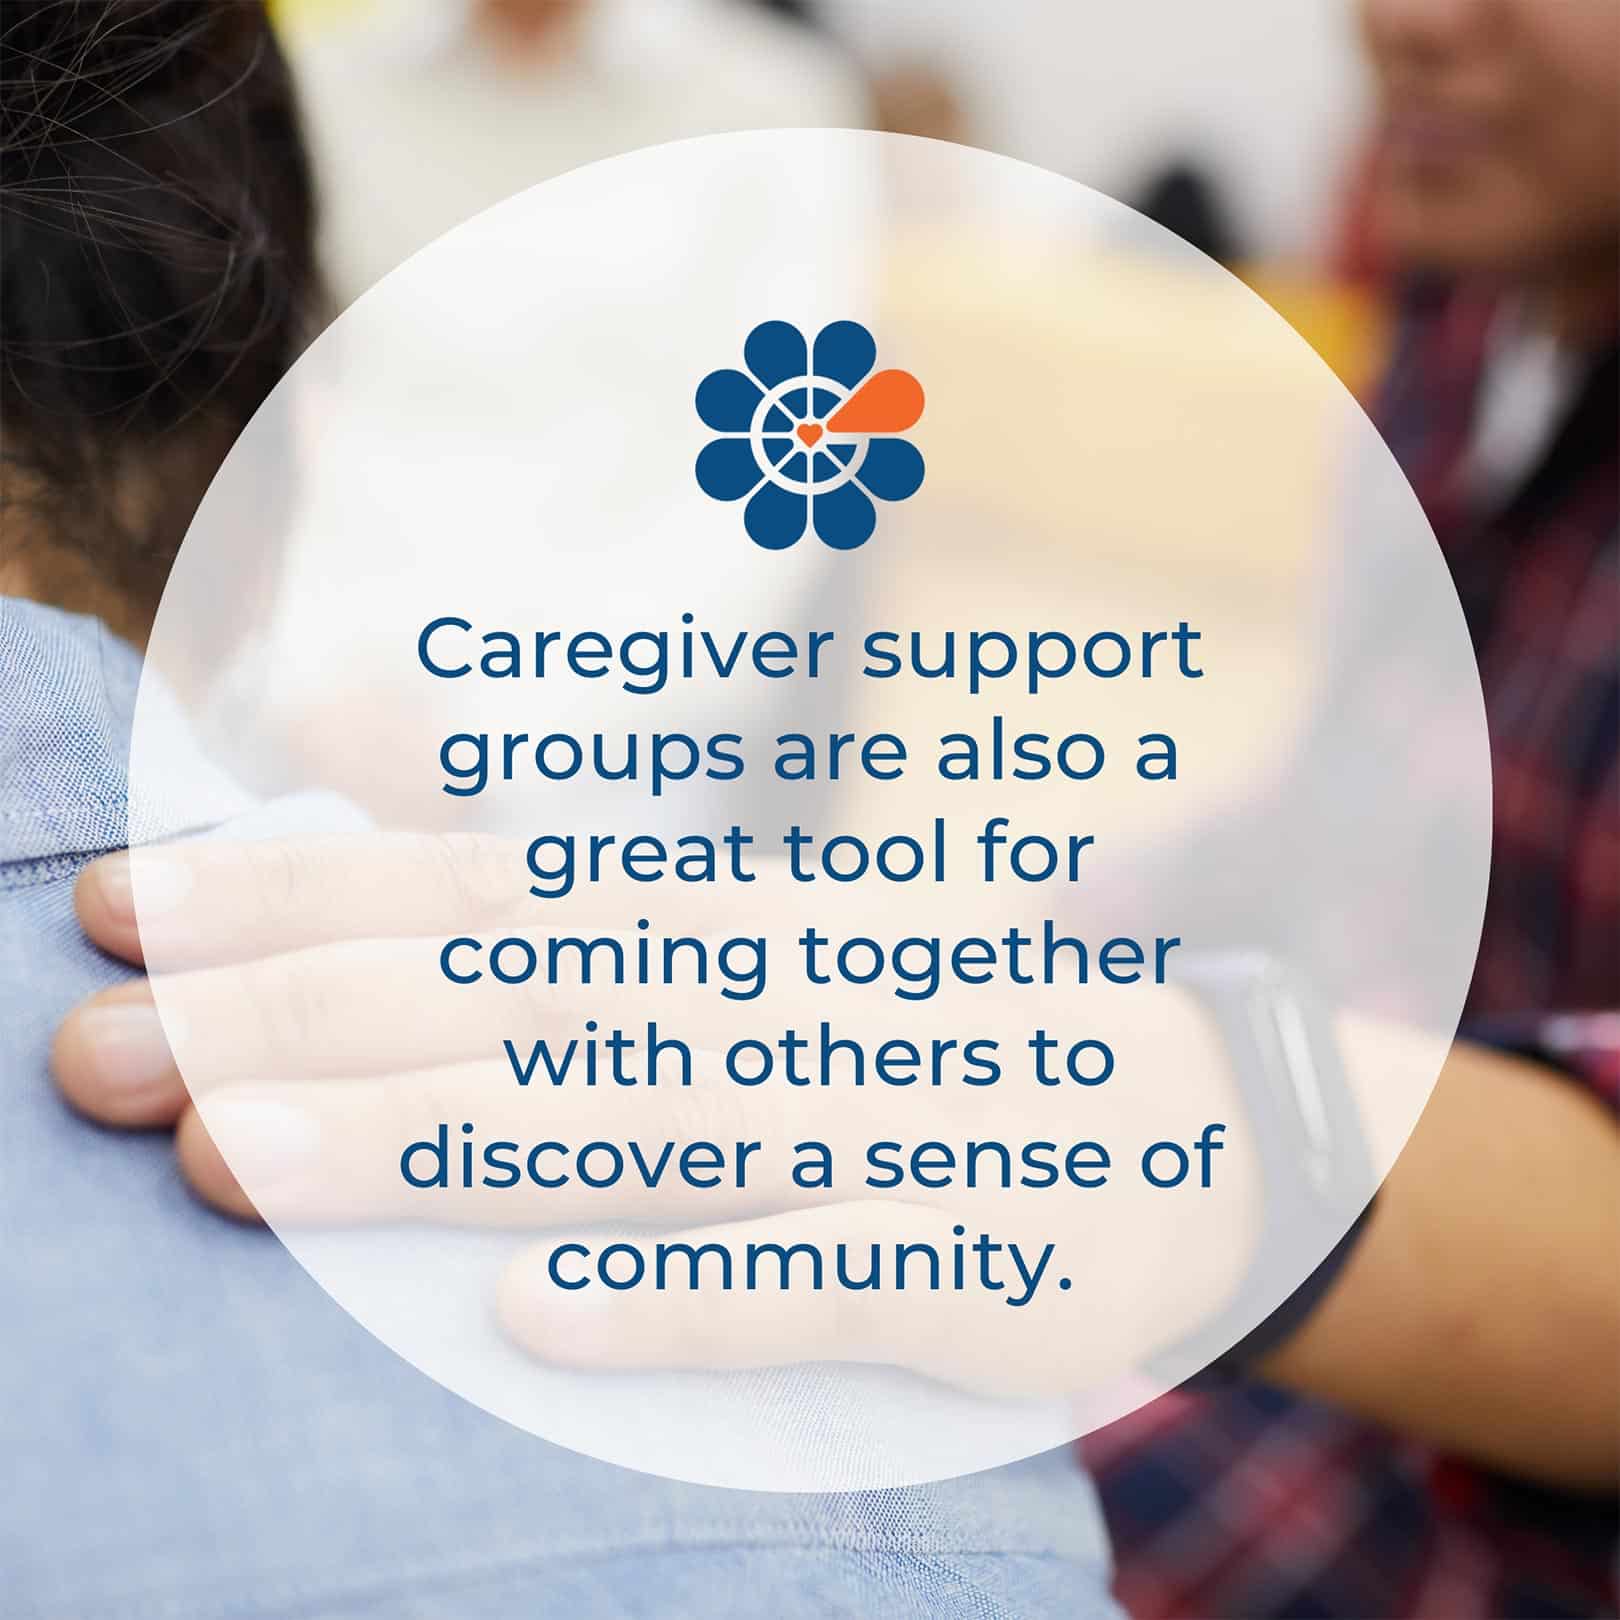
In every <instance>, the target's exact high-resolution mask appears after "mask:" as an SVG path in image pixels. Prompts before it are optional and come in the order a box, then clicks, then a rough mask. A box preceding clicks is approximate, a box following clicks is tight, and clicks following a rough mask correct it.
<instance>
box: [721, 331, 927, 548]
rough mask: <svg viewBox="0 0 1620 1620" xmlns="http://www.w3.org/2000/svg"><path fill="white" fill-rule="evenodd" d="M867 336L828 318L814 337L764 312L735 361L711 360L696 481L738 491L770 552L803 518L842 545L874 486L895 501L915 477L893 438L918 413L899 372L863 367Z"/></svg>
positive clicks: (919, 400) (793, 535) (911, 386)
mask: <svg viewBox="0 0 1620 1620" xmlns="http://www.w3.org/2000/svg"><path fill="white" fill-rule="evenodd" d="M876 363H877V344H876V343H874V342H873V340H872V334H871V333H870V332H868V331H867V329H866V328H865V327H864V326H862V325H860V324H859V323H858V322H856V321H834V322H833V324H832V325H831V326H824V327H822V329H821V330H820V331H819V332H818V333H817V334H816V341H815V344H814V346H811V345H808V344H807V343H806V342H805V338H804V333H803V332H801V331H800V330H799V329H798V327H796V326H791V325H789V324H788V322H786V321H766V322H764V323H763V324H762V325H760V326H756V327H755V328H754V330H753V331H752V332H750V333H749V334H748V341H747V342H746V343H744V344H743V364H744V365H745V366H746V367H747V370H745V371H734V370H727V371H711V372H710V373H709V374H708V376H707V377H705V378H704V379H703V381H702V382H700V383H699V384H698V390H697V413H698V415H699V417H701V418H702V420H703V424H704V426H705V427H708V428H710V429H712V430H713V432H714V435H715V436H714V438H712V439H711V440H710V441H709V442H708V443H707V444H706V445H704V447H703V449H702V450H701V452H699V454H698V458H697V481H698V486H699V487H700V488H701V489H702V491H703V493H704V494H705V495H709V496H712V497H713V498H714V499H715V500H717V501H740V500H742V499H743V497H744V496H747V497H748V504H747V506H746V507H744V508H743V526H744V528H746V529H747V530H748V537H749V539H751V540H752V541H753V542H754V544H755V545H759V546H764V547H765V548H766V549H767V550H768V551H781V550H782V549H783V548H785V547H787V546H791V545H794V544H795V543H797V542H798V541H799V540H800V539H802V538H803V536H804V533H805V530H806V529H808V528H813V529H814V530H815V532H816V536H817V538H818V539H819V540H821V542H822V543H823V544H824V545H829V546H832V547H833V548H834V549H835V550H838V551H853V550H854V549H855V547H856V546H861V545H865V544H866V542H867V540H868V539H870V538H871V534H872V530H873V529H874V528H875V527H876V525H877V510H876V508H875V507H874V506H873V505H872V497H873V496H874V495H875V496H877V498H878V499H879V500H881V501H903V500H905V499H906V498H907V497H908V496H910V495H915V494H916V493H917V491H918V490H919V489H920V488H921V487H922V481H923V458H922V455H921V454H920V453H919V451H918V450H917V447H916V446H915V445H914V444H912V443H911V442H910V441H909V440H907V439H902V438H900V437H899V435H900V434H902V433H904V432H905V430H906V429H907V428H909V427H911V426H912V425H913V424H914V423H915V422H916V421H917V419H918V418H919V417H920V416H921V415H922V411H923V391H922V384H921V383H919V382H918V381H917V379H916V378H915V377H913V376H912V375H911V373H910V372H909V371H873V369H872V368H873V366H874V365H875V364H876Z"/></svg>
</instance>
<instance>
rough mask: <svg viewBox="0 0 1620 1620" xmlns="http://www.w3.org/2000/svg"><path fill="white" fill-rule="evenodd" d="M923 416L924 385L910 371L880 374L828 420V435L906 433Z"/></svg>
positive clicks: (876, 373) (883, 372)
mask: <svg viewBox="0 0 1620 1620" xmlns="http://www.w3.org/2000/svg"><path fill="white" fill-rule="evenodd" d="M922 413H923V391H922V384H921V383H920V382H918V381H917V379H916V378H915V377H913V376H912V375H911V373H910V372H909V371H879V372H874V373H873V375H872V376H871V377H869V378H868V379H867V381H866V383H865V385H864V386H863V387H861V388H859V389H857V390H856V391H855V393H853V394H852V395H851V396H850V397H849V398H848V399H846V400H845V401H844V403H843V404H842V405H840V406H839V408H838V409H837V410H836V411H834V412H833V414H832V415H831V416H830V417H828V418H827V431H828V432H829V433H903V432H905V430H906V429H907V428H908V427H910V426H911V425H912V424H913V423H914V422H915V421H916V420H917V418H918V417H919V416H921V415H922Z"/></svg>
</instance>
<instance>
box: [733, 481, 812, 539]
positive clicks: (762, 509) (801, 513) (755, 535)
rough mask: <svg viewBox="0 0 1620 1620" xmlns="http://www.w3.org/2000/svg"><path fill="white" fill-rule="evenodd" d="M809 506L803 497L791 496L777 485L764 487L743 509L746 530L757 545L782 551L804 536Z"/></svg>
mask: <svg viewBox="0 0 1620 1620" xmlns="http://www.w3.org/2000/svg"><path fill="white" fill-rule="evenodd" d="M809 504H810V503H809V502H808V501H807V500H806V499H805V498H804V496H802V495H793V494H790V493H789V492H788V491H787V490H785V489H782V488H780V487H779V486H778V485H776V484H762V485H761V486H760V488H759V489H758V490H756V491H755V492H754V498H753V499H752V500H751V501H749V503H748V505H747V506H745V507H744V508H743V527H744V528H746V529H747V530H748V538H749V539H750V540H752V541H753V542H754V544H755V545H757V546H764V547H765V549H766V550H767V551H781V550H782V549H783V547H784V546H791V545H792V544H793V542H794V541H795V540H797V539H798V538H799V536H800V535H802V534H803V533H804V520H805V508H806V507H807V506H809Z"/></svg>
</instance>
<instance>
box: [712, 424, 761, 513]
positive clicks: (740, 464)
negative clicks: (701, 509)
mask: <svg viewBox="0 0 1620 1620" xmlns="http://www.w3.org/2000/svg"><path fill="white" fill-rule="evenodd" d="M762 476H763V474H761V472H760V470H759V463H758V462H757V461H755V460H754V450H753V446H752V445H750V444H749V442H748V440H747V439H711V440H710V441H709V442H708V443H707V444H706V445H704V447H703V448H702V449H701V450H700V451H699V452H698V458H697V481H698V488H699V489H701V490H702V491H703V493H704V494H705V495H712V496H713V497H714V499H715V500H717V501H740V500H741V499H742V498H743V496H744V495H746V494H747V493H748V492H749V490H751V489H752V488H753V487H754V485H755V484H757V483H758V482H759V481H760V478H761V477H762Z"/></svg>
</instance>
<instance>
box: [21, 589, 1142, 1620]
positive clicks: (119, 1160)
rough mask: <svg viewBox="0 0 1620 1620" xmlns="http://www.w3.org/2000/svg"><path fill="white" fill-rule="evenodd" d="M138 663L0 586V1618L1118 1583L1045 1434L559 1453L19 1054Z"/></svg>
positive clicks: (594, 1608) (115, 781) (256, 1615)
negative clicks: (952, 1472)
mask: <svg viewBox="0 0 1620 1620" xmlns="http://www.w3.org/2000/svg"><path fill="white" fill-rule="evenodd" d="M139 673H140V661H139V657H138V655H137V654H136V653H135V652H134V651H133V650H132V649H131V648H130V647H128V646H127V645H125V644H124V643H122V642H120V641H118V640H117V639H115V638H114V637H113V636H111V635H110V634H109V633H108V632H107V631H106V630H105V629H104V628H103V627H102V626H101V625H99V624H98V623H97V622H96V621H94V620H91V619H85V618H80V617H75V616H73V615H69V614H64V613H60V612H56V611H54V610H52V609H49V608H43V607H38V606H35V605H33V604H30V603H24V602H17V601H13V600H10V599H4V598H0V1032H3V1044H0V1085H3V1088H4V1090H3V1095H4V1098H5V1104H6V1107H5V1114H4V1119H3V1131H4V1146H3V1148H0V1241H3V1244H4V1249H3V1259H0V1283H3V1287H4V1306H5V1325H4V1328H3V1329H0V1388H3V1391H4V1403H5V1404H4V1410H3V1415H0V1445H3V1451H0V1610H3V1612H4V1614H5V1615H6V1617H7V1620H235V1617H244V1620H269V1617H275V1620H384V1617H386V1620H417V1617H422V1620H426V1617H429V1616H431V1617H433V1620H445V1617H455V1616H472V1615H485V1614H501V1615H503V1616H504V1615H510V1616H514V1617H516V1616H522V1617H524V1620H528V1617H531V1616H533V1617H550V1616H557V1617H567V1620H597V1617H604V1620H605V1617H610V1616H627V1617H628V1616H636V1617H644V1616H681V1617H685V1616H693V1617H703V1620H709V1617H716V1620H723V1617H726V1616H749V1617H757V1616H762V1615H763V1616H769V1617H771V1620H798V1617H801V1616H802V1617H806V1620H808V1617H811V1616H815V1617H822V1616H860V1617H867V1616H883V1617H906V1616H917V1617H919V1620H923V1617H926V1620H949V1617H953V1616H974V1617H999V1616H1007V1617H1011V1616H1019V1617H1042V1616H1063V1617H1065V1620H1106V1617H1112V1616H1115V1615H1117V1611H1116V1610H1115V1609H1114V1607H1113V1606H1112V1604H1111V1603H1110V1601H1109V1600H1108V1598H1107V1596H1106V1587H1107V1582H1108V1576H1109V1568H1108V1556H1107V1547H1106V1540H1105V1537H1104V1534H1103V1529H1102V1522H1101V1518H1100V1515H1099V1511H1098V1507H1097V1502H1096V1498H1095V1495H1094V1493H1093V1491H1092V1489H1091V1485H1090V1482H1089V1481H1088V1479H1087V1478H1086V1476H1085V1475H1084V1473H1083V1472H1082V1471H1081V1470H1080V1468H1079V1466H1078V1464H1077V1463H1076V1461H1075V1458H1074V1456H1073V1454H1072V1452H1068V1451H1064V1452H1054V1453H1052V1454H1050V1455H1048V1456H1045V1457H1041V1458H1036V1459H1033V1460H1031V1461H1030V1462H1027V1463H1023V1464H1020V1465H1018V1466H1016V1467H1012V1468H1006V1469H1000V1470H997V1471H995V1472H993V1473H987V1474H979V1475H976V1476H973V1477H971V1478H968V1479H963V1480H957V1481H953V1482H950V1483H947V1484H941V1485H935V1486H929V1487H924V1488H914V1489H907V1490H889V1491H874V1492H863V1493H854V1494H849V1495H842V1496H838V1495H829V1496H804V1495H798V1496H795V1495H770V1494H759V1495H755V1494H748V1493H743V1492H736V1491H725V1490H718V1489H710V1488H704V1487H698V1486H691V1485H681V1484H675V1483H672V1482H669V1481H665V1480H661V1479H656V1478H653V1477H651V1476H648V1475H644V1474H637V1473H632V1472H629V1471H626V1470H623V1469H618V1468H614V1467H612V1466H610V1465H608V1464H606V1463H599V1462H594V1461H591V1460H590V1459H588V1458H586V1457H582V1456H579V1455H576V1454H575V1453H573V1452H570V1451H565V1450H563V1449H562V1448H560V1447H557V1446H551V1445H547V1444H546V1443H544V1442H542V1441H540V1440H536V1439H534V1438H532V1437H531V1436H529V1435H527V1434H524V1433H522V1432H520V1431H519V1430H516V1429H513V1428H510V1427H508V1426H507V1425H505V1424H503V1423H501V1422H499V1421H498V1420H497V1419H495V1418H492V1417H489V1416H487V1415H486V1414H484V1413H483V1412H481V1411H479V1410H477V1409H476V1408H475V1407H473V1406H470V1405H468V1404H467V1403H466V1402H464V1401H462V1400H461V1399H460V1398H459V1397H457V1396H455V1395H452V1394H450V1393H449V1392H448V1391H446V1390H444V1389H442V1388H440V1387H439V1386H438V1385H436V1384H434V1383H432V1382H431V1381H430V1380H428V1379H427V1378H426V1377H424V1376H423V1375H422V1374H420V1373H418V1372H417V1371H415V1370H414V1369H413V1368H412V1367H410V1366H409V1365H408V1364H407V1363H405V1362H404V1361H402V1360H400V1359H399V1358H398V1357H396V1356H395V1355H394V1354H393V1353H392V1352H391V1351H390V1350H388V1349H386V1348H385V1347H384V1346H383V1345H382V1344H380V1343H379V1342H378V1341H376V1340H375V1339H373V1338H372V1337H371V1336H370V1335H369V1334H367V1333H366V1332H365V1330H364V1329H362V1328H361V1327H359V1326H358V1325H357V1324H356V1323H355V1322H354V1321H352V1320H351V1319H350V1318H349V1317H348V1316H347V1315H346V1314H345V1313H344V1312H343V1311H342V1310H341V1309H340V1308H339V1307H338V1306H337V1305H336V1304H335V1303H334V1302H333V1301H332V1300H331V1299H329V1298H328V1297H327V1296H326V1294H324V1293H323V1292H322V1291H321V1289H320V1288H319V1287H317V1285H316V1284H315V1283H314V1282H313V1281H312V1280H311V1279H310V1278H309V1277H308V1276H307V1275H306V1274H305V1273H304V1272H303V1271H302V1270H301V1269H300V1268H299V1266H298V1265H297V1264H296V1262H295V1261H294V1260H293V1259H292V1257H291V1256H290V1255H289V1254H288V1253H287V1252H286V1251H285V1250H284V1249H283V1248H282V1247H281V1245H280V1244H279V1243H278V1242H277V1240H276V1239H275V1237H274V1236H273V1235H271V1234H270V1233H269V1232H267V1231H265V1230H263V1229H260V1228H249V1227H245V1226H238V1225H234V1224H232V1223H229V1222H227V1221H225V1220H222V1219H220V1218H219V1217H218V1216H215V1215H212V1214H210V1213H208V1212H207V1211H205V1210H204V1209H202V1208H201V1206H199V1205H198V1204H197V1203H195V1202H194V1201H193V1200H192V1198H191V1197H190V1195H189V1194H188V1193H187V1191H186V1189H185V1187H184V1186H183V1185H182V1183H181V1181H180V1179H179V1176H178V1173H177V1171H176V1168H175V1163H174V1158H173V1153H172V1148H171V1144H170V1141H169V1137H168V1134H167V1133H166V1132H160V1131H159V1132H149V1133H141V1134H130V1133H127V1132H125V1133H115V1132H109V1131H103V1130H101V1129H98V1128H97V1127H95V1126H93V1125H91V1124H88V1123H86V1122H85V1121H84V1120H82V1119H79V1118H76V1117H75V1116H74V1115H72V1114H71V1113H70V1112H69V1111H68V1109H67V1108H66V1107H65V1106H64V1105H63V1103H62V1102H61V1100H60V1099H59V1097H58V1096H57V1094H56V1092H55V1091H54V1089H53V1087H52V1085H51V1082H50V1079H49V1076H48V1074H47V1070H46V1054H47V1052H48V1049H49V1043H50V1039H51V1035H52V1032H53V1031H54V1029H55V1027H56V1025H57V1023H58V1022H59V1021H60V1019H61V1017H62V1015H63V1014H64V1013H65V1012H66V1011H67V1010H68V1009H69V1008H70V1007H71V1006H72V1005H73V1004H74V1003H75V1002H77V1001H79V1000H80V999H82V998H83V997H84V996H85V995H87V994H88V993H89V992H91V991H93V990H96V989H99V988H101V987H102V986H105V985H109V984H112V983H114V982H115V981H117V980H118V979H120V978H122V977H124V976H125V975H126V974H127V972H128V969H126V968H124V967H123V966H122V965H121V964H119V963H116V962H113V961H111V960H109V959H108V958H106V957H104V956H102V955H101V954H100V953H98V952H97V951H96V950H95V948H94V947H93V946H91V945H90V944H89V943H88V942H87V941H86V940H85V939H84V937H83V935H82V934H81V932H80V930H79V927H78V925H77V923H76V921H75V919H74V915H73V905H72V886H73V880H74V877H75V876H76V874H77V872H78V870H79V868H80V867H81V866H82V865H83V863H84V862H85V861H86V860H87V859H88V858H89V857H90V856H91V855H94V854H96V853H98V852H100V851H103V850H107V849H113V848H117V847H119V846H121V845H122V844H123V842H124V836H125V821H126V800H127V783H126V777H125V760H126V750H127V743H128V733H129V724H130V717H131V713H132V710H133V705H134V697H135V688H136V683H137V680H138V677H139Z"/></svg>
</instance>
